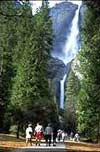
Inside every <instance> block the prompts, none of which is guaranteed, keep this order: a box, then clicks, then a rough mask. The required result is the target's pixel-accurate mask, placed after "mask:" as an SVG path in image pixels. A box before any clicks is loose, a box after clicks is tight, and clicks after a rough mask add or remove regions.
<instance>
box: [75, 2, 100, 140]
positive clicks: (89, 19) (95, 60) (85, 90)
mask: <svg viewBox="0 0 100 152" xmlns="http://www.w3.org/2000/svg"><path fill="white" fill-rule="evenodd" d="M86 3H87V6H88V9H87V12H86V17H85V24H84V28H83V36H82V40H83V44H82V51H81V52H80V57H79V60H80V69H79V70H80V73H81V74H82V76H83V80H81V90H80V93H79V100H78V104H79V109H78V129H79V130H80V131H81V132H82V133H84V134H85V135H86V136H87V137H88V138H90V139H96V140H99V137H100V129H99V128H100V110H99V104H100V81H99V76H100V50H99V49H100V43H99V42H100V36H99V35H100V28H99V25H100V17H99V13H100V6H99V5H98V3H99V1H95V2H94V1H93V2H86ZM94 4H95V5H94Z"/></svg>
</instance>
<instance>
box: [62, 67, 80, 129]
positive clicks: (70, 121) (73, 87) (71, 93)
mask: <svg viewBox="0 0 100 152" xmlns="http://www.w3.org/2000/svg"><path fill="white" fill-rule="evenodd" d="M79 88H80V84H79V80H78V77H77V76H76V75H75V73H74V72H73V70H72V69H71V71H70V73H69V76H68V81H67V86H66V92H65V97H66V100H65V113H64V115H65V118H64V119H65V125H66V126H65V127H66V128H67V130H68V131H72V130H73V131H75V130H76V127H77V126H76V121H77V118H76V109H77V95H78V91H79Z"/></svg>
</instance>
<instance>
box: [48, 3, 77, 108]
mask: <svg viewBox="0 0 100 152" xmlns="http://www.w3.org/2000/svg"><path fill="white" fill-rule="evenodd" d="M77 8H78V6H77V5H75V4H72V3H70V2H62V3H60V4H56V6H55V7H53V8H51V9H50V16H51V19H52V22H53V34H54V40H53V50H52V55H53V56H55V54H59V56H60V55H62V54H63V51H62V49H63V46H64V45H65V41H66V38H67V35H68V34H69V31H70V26H71V22H72V20H73V17H74V15H75V11H76V9H77ZM70 65H71V63H69V64H67V66H66V65H65V64H64V63H63V61H61V60H59V59H57V58H53V57H51V58H50V59H49V63H48V79H50V80H51V81H52V83H53V87H54V91H55V95H56V99H57V102H58V105H59V103H60V80H62V79H63V77H64V75H65V73H67V74H68V72H69V70H70Z"/></svg>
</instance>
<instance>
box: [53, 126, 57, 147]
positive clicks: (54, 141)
mask: <svg viewBox="0 0 100 152" xmlns="http://www.w3.org/2000/svg"><path fill="white" fill-rule="evenodd" d="M56 138H57V128H56V127H54V128H53V146H56Z"/></svg>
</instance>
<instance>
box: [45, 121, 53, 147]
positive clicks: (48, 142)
mask: <svg viewBox="0 0 100 152" xmlns="http://www.w3.org/2000/svg"><path fill="white" fill-rule="evenodd" d="M52 134H53V129H52V127H51V125H50V123H49V124H48V125H47V127H46V128H45V140H46V146H48V145H49V146H51V137H52Z"/></svg>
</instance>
